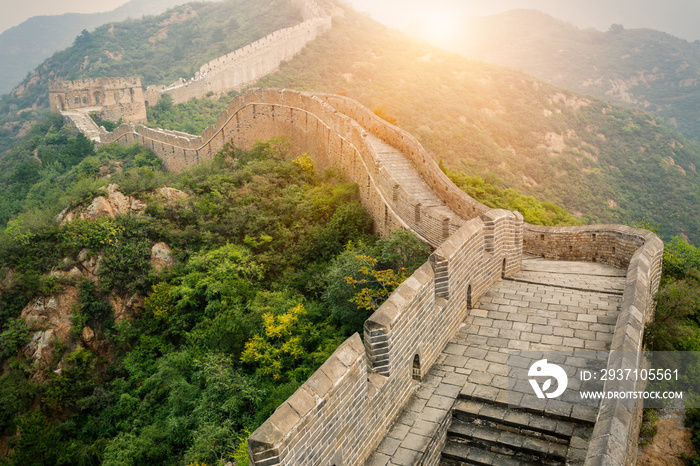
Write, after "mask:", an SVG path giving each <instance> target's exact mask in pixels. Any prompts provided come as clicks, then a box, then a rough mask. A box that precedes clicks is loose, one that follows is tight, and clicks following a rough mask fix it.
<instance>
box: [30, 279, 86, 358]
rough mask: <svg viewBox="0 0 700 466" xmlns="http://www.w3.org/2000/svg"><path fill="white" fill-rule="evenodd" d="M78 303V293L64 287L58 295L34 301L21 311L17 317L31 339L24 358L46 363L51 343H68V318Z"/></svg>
mask: <svg viewBox="0 0 700 466" xmlns="http://www.w3.org/2000/svg"><path fill="white" fill-rule="evenodd" d="M78 302H79V301H78V289H77V288H76V287H74V286H67V287H65V288H64V289H63V290H62V291H61V292H60V293H56V294H54V295H51V296H40V297H38V298H36V299H35V300H33V301H32V302H30V303H29V304H28V305H27V306H26V307H25V308H24V309H22V313H21V314H20V315H21V317H22V318H23V319H24V320H25V321H26V322H27V324H28V325H29V330H30V333H31V338H32V339H31V341H30V342H29V344H28V345H27V346H26V347H25V349H24V354H25V356H27V357H30V358H33V359H35V360H43V361H45V362H49V361H50V360H51V356H52V355H51V350H52V346H53V345H52V341H54V340H56V341H60V342H62V343H66V342H68V341H70V340H71V338H72V330H73V323H72V322H71V317H72V316H73V308H74V307H75V306H77V305H78Z"/></svg>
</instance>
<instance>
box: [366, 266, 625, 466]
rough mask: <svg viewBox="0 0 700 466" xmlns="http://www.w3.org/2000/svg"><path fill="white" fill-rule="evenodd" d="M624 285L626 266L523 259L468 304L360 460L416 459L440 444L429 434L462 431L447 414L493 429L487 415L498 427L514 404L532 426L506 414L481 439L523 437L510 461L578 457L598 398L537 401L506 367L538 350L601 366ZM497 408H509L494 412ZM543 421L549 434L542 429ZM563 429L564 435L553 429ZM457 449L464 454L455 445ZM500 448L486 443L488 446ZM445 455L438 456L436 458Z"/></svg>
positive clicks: (493, 460) (482, 457)
mask: <svg viewBox="0 0 700 466" xmlns="http://www.w3.org/2000/svg"><path fill="white" fill-rule="evenodd" d="M624 281H625V272H624V271H622V270H619V269H615V268H613V267H611V266H608V265H605V264H600V263H582V262H565V261H560V262H557V261H548V260H544V259H542V258H535V257H524V258H523V265H522V271H521V272H519V273H518V274H516V275H515V276H513V277H509V278H506V279H503V280H500V281H499V282H497V283H496V284H494V286H492V287H491V289H489V290H488V291H487V292H486V293H485V294H484V295H483V296H482V297H481V299H480V300H479V302H478V303H476V304H475V305H474V308H473V309H472V310H471V311H470V312H469V315H468V317H467V318H466V319H465V321H464V323H463V324H462V326H461V328H460V330H459V331H458V332H457V334H456V335H454V336H453V338H452V340H451V341H450V343H449V344H448V345H447V346H446V347H445V349H444V350H443V352H442V354H441V356H440V357H439V358H438V360H437V362H436V364H434V365H433V367H432V368H431V370H430V371H429V373H428V374H427V375H426V376H425V377H424V378H423V380H422V381H421V382H420V383H418V382H417V383H416V385H417V386H416V392H415V394H414V395H413V396H412V398H411V400H410V401H409V403H408V404H407V405H406V407H405V408H404V409H403V411H402V412H401V413H400V414H399V416H398V418H397V420H396V421H395V423H394V425H393V426H392V428H391V429H390V431H389V433H388V434H387V436H386V437H385V439H384V440H383V441H382V443H381V444H380V445H379V447H378V448H377V450H376V451H375V453H374V454H373V455H372V457H371V458H370V460H369V461H368V462H367V465H371V466H385V465H414V464H418V463H419V461H420V459H421V458H422V457H423V455H424V454H425V453H426V452H427V451H432V450H435V449H436V448H439V447H440V445H439V443H440V442H438V441H436V437H437V436H438V435H439V433H440V432H441V431H442V432H444V431H445V429H446V426H448V425H449V424H450V423H452V424H453V426H452V427H450V429H453V430H455V429H456V430H459V429H464V428H465V427H464V426H461V424H460V422H461V421H454V422H453V421H452V413H453V412H455V413H458V412H459V413H461V414H463V415H464V416H467V418H469V416H476V415H477V413H478V412H479V411H481V415H484V416H487V418H488V419H489V421H488V422H487V424H489V425H490V424H491V423H492V420H493V419H496V420H497V421H498V422H501V423H503V422H502V420H503V419H504V417H507V416H513V415H514V414H513V413H520V411H519V410H522V413H523V414H527V415H528V416H529V418H527V419H525V418H523V419H524V421H523V422H525V423H526V424H527V423H529V426H530V427H529V428H523V426H521V425H520V424H517V423H515V422H514V421H513V422H510V421H507V419H506V422H505V423H504V424H505V426H506V427H503V426H502V425H500V424H499V427H498V429H500V430H497V431H496V432H497V433H496V434H495V435H493V434H490V433H488V432H486V433H482V434H483V437H484V438H486V437H488V435H492V436H494V439H495V438H496V437H499V436H500V437H502V438H501V440H499V441H500V442H501V443H502V442H505V441H510V442H520V443H518V445H519V446H518V449H523V448H525V450H526V452H525V454H524V455H525V456H523V458H525V459H522V458H521V459H519V460H518V461H514V462H513V464H537V463H539V464H542V461H540V460H533V461H532V462H528V461H527V460H526V459H527V458H528V456H527V455H529V454H530V450H532V451H535V450H537V448H544V449H545V450H547V448H549V450H550V451H549V452H548V454H549V455H550V456H547V458H550V459H552V461H553V462H552V463H551V464H564V462H569V463H576V462H579V461H581V460H582V458H583V457H584V456H585V451H586V448H587V436H588V435H589V434H590V428H589V427H590V426H592V424H593V422H594V421H595V418H596V415H597V409H598V408H597V402H595V403H594V402H592V403H590V404H589V405H588V406H586V405H582V404H581V403H580V402H579V403H574V402H573V400H572V397H568V398H567V395H568V394H574V393H577V392H575V391H571V390H567V392H565V394H564V395H563V396H562V397H560V398H557V399H538V398H537V397H536V396H535V395H534V392H533V390H532V387H531V386H530V385H529V383H528V382H527V381H526V380H525V379H522V378H520V379H518V380H515V379H513V378H511V379H510V380H509V377H508V375H509V371H510V373H511V374H513V373H514V371H526V370H527V368H529V366H530V365H531V363H532V362H534V361H535V360H537V359H539V358H542V357H543V356H547V357H549V358H550V360H551V362H557V363H560V364H562V366H563V367H566V370H567V372H568V373H569V375H570V376H571V375H573V372H574V371H575V370H576V368H577V367H586V366H588V367H601V365H603V366H604V364H605V362H606V359H605V357H606V355H607V353H603V351H605V350H607V349H609V346H610V343H611V341H612V336H613V331H614V327H615V323H616V320H617V316H618V313H619V304H620V301H621V298H622V290H623V286H624ZM543 352H554V353H543ZM509 358H510V361H509ZM578 384H580V381H577V380H575V379H573V380H572V379H570V385H571V387H570V388H577V387H578ZM465 403H466V404H465ZM470 403H471V405H470ZM502 407H505V408H508V409H505V410H502V412H501V413H500V414H498V412H497V411H498V409H501V408H502ZM511 408H515V410H513V409H511ZM472 412H473V413H472ZM534 415H537V416H534ZM455 416H457V414H455ZM514 419H515V418H514ZM497 421H493V423H498V422H497ZM483 423H484V421H483V420H479V421H477V424H483ZM546 425H549V428H551V431H549V430H546V429H545V428H544V427H541V426H546ZM508 426H510V427H508ZM468 428H470V429H471V430H472V431H473V430H474V427H468ZM479 429H481V427H478V426H477V430H479ZM503 429H509V430H513V431H515V430H517V431H519V432H520V431H522V432H523V433H526V432H530V433H532V432H533V431H534V432H535V434H536V437H538V438H535V439H534V440H533V439H526V440H524V441H523V440H517V439H515V440H514V439H511V438H506V437H505V435H506V434H504V433H503ZM482 430H483V429H482ZM562 432H566V435H563V434H562V435H560V434H561V433H562ZM458 434H459V433H457V434H456V435H458ZM545 434H546V435H545ZM448 435H449V434H448ZM470 435H476V434H474V433H473V432H472V434H470ZM480 435H481V434H480ZM511 436H512V435H511ZM557 436H560V437H561V439H565V441H564V440H561V439H557V438H555V437H557ZM552 438H554V440H557V441H559V440H560V441H561V442H563V443H564V445H565V447H561V446H560V445H559V444H557V443H556V442H554V443H552V442H549V443H547V442H546V441H545V443H544V444H543V446H542V445H540V446H538V445H535V443H536V442H538V441H541V439H545V440H552ZM538 439H540V440H538ZM488 441H489V440H484V442H488ZM494 441H495V440H494ZM528 442H531V443H533V445H532V448H531V449H528V448H526V447H528V445H525V446H523V445H522V444H523V443H525V444H527V443H528ZM487 444H488V443H487ZM488 445H490V444H488ZM548 445H549V446H548ZM457 447H459V448H463V449H465V451H466V450H469V448H468V447H466V446H463V445H462V444H457ZM449 448H453V449H454V448H456V447H454V445H452V446H450V447H449ZM499 448H500V447H495V446H494V447H490V449H491V450H493V451H497V450H499ZM562 448H564V450H563V451H564V453H563V454H565V455H567V456H566V459H561V460H560V463H557V462H556V461H555V459H556V458H559V457H557V456H556V455H557V454H560V453H561V452H560V451H559V450H561V449H562ZM557 449H559V450H557ZM493 451H489V448H486V449H485V450H478V451H477V450H475V449H474V448H472V450H471V452H466V453H464V454H465V455H467V454H469V455H472V456H474V455H476V456H474V458H477V457H478V458H477V459H475V460H474V462H473V464H506V463H505V460H503V459H499V457H498V453H493ZM558 451H559V453H557V452H558ZM445 455H446V453H445V452H443V461H445V459H444V458H445ZM489 455H490V456H489ZM494 455H496V456H495V457H494ZM551 455H554V456H551ZM433 456H434V455H433ZM470 458H471V457H470ZM533 458H534V457H533ZM562 458H563V457H562ZM545 463H546V461H545ZM444 464H460V463H459V462H453V463H449V462H447V463H444ZM509 464H510V463H509Z"/></svg>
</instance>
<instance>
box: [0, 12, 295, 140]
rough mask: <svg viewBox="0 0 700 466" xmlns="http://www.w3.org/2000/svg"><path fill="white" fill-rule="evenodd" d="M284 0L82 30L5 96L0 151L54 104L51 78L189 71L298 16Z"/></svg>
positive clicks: (0, 105)
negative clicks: (70, 43)
mask: <svg viewBox="0 0 700 466" xmlns="http://www.w3.org/2000/svg"><path fill="white" fill-rule="evenodd" d="M301 20H302V18H301V14H300V12H299V11H298V8H296V7H295V6H294V5H292V4H291V3H290V2H288V1H286V0H271V1H265V2H257V1H254V0H227V1H225V2H217V3H206V2H196V3H191V4H187V5H182V6H179V7H177V8H174V9H172V10H169V11H168V12H166V13H163V14H161V15H158V16H150V17H144V18H143V19H139V20H126V21H123V22H120V23H111V24H105V25H103V26H100V27H98V28H97V29H95V30H94V31H92V32H88V31H83V33H82V34H80V35H79V36H78V37H77V38H76V39H75V41H74V43H73V45H72V46H71V47H69V48H67V49H65V50H63V51H61V52H58V53H56V54H54V55H52V56H51V57H50V58H48V59H47V60H45V61H44V62H43V63H42V64H41V65H39V66H38V67H37V68H36V70H34V72H32V73H30V74H29V75H28V76H27V77H26V78H25V79H24V80H23V81H22V83H21V84H20V85H19V86H18V87H17V88H15V89H14V90H13V91H12V92H11V93H10V94H6V95H3V96H2V98H1V99H0V153H2V152H4V151H5V150H7V149H8V148H9V147H11V146H12V143H13V140H14V139H15V138H16V136H17V135H22V134H26V131H28V129H29V126H30V125H31V123H32V122H34V121H37V119H38V118H39V116H40V115H41V114H43V113H46V112H47V110H48V107H49V101H48V95H49V94H48V86H49V82H50V81H51V80H53V79H57V78H63V79H69V80H72V79H78V78H92V77H102V76H107V77H109V76H113V77H121V76H140V77H141V82H142V83H143V85H144V86H148V85H151V84H171V83H173V82H175V81H176V80H177V79H178V78H183V77H184V78H190V77H192V76H194V73H195V72H196V71H198V70H199V67H200V66H201V65H203V64H204V63H206V62H207V61H209V60H212V59H213V58H216V57H219V56H221V55H223V54H225V53H228V52H231V51H233V50H235V49H237V48H240V47H243V46H245V45H247V44H249V43H251V42H254V41H256V40H258V39H260V38H262V37H264V36H266V35H267V34H269V33H271V32H273V31H276V30H278V29H280V28H283V27H287V26H292V25H294V24H298V23H299V22H301Z"/></svg>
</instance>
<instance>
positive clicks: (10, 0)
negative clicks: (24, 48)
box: [0, 0, 128, 31]
mask: <svg viewBox="0 0 700 466" xmlns="http://www.w3.org/2000/svg"><path fill="white" fill-rule="evenodd" d="M127 1H128V0H0V31H4V30H5V29H9V28H11V27H12V26H16V25H18V24H20V23H21V22H23V21H24V20H26V19H28V18H31V17H32V16H40V15H60V14H63V13H99V12H102V11H111V10H114V9H115V8H117V7H118V6H120V5H123V4H124V3H126V2H127Z"/></svg>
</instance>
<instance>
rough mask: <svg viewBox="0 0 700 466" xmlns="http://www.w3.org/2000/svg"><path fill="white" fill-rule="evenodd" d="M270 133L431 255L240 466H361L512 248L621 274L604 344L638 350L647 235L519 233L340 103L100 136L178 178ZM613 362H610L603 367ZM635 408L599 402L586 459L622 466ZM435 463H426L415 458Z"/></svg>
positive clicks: (253, 104)
mask: <svg viewBox="0 0 700 466" xmlns="http://www.w3.org/2000/svg"><path fill="white" fill-rule="evenodd" d="M368 133H372V134H373V135H375V136H378V137H380V138H381V139H383V140H384V141H386V142H388V143H389V144H391V145H393V146H395V147H397V148H399V149H400V150H402V151H403V152H404V154H406V155H407V157H409V158H410V159H411V160H412V162H413V163H414V165H415V166H416V168H417V169H418V170H419V172H420V173H421V175H422V176H423V178H424V179H425V180H426V182H428V184H429V185H430V186H431V187H432V189H434V190H435V192H436V193H438V195H439V196H440V197H441V199H443V200H444V202H445V203H446V204H447V205H448V206H449V207H451V208H452V209H453V210H454V211H455V212H457V213H459V214H460V216H461V217H462V218H459V219H451V218H447V219H446V218H444V215H441V214H440V212H436V211H434V209H431V208H430V207H424V206H422V205H421V204H420V203H419V202H418V201H417V200H416V199H415V198H413V196H412V195H411V193H410V191H409V190H406V189H405V188H403V187H402V186H401V184H400V183H399V182H398V181H397V180H395V179H393V178H392V176H391V174H390V173H389V171H388V170H387V168H386V167H383V166H382V164H381V163H380V162H379V159H378V158H377V154H375V153H374V149H373V148H372V145H371V144H369V142H368V139H367V136H368ZM279 135H286V136H288V137H289V140H290V142H291V144H292V146H293V148H294V149H295V151H299V152H304V151H306V152H308V153H309V154H310V155H311V156H312V158H313V159H314V161H315V162H316V165H317V167H318V168H319V169H323V168H325V167H328V166H335V167H337V168H338V169H339V170H340V171H341V172H342V174H343V175H344V176H345V178H346V179H348V180H350V181H354V182H356V183H357V184H358V185H359V187H360V192H361V197H362V202H363V205H365V207H366V208H367V209H368V210H369V212H370V213H371V214H372V216H373V218H374V220H375V229H376V230H377V231H378V232H379V233H381V234H386V233H388V232H389V231H391V230H392V229H394V228H408V229H411V230H413V231H415V232H417V233H418V234H419V235H420V236H422V237H423V238H424V239H425V240H426V241H427V242H428V243H429V244H431V245H433V247H435V248H436V249H435V251H434V253H433V254H432V255H431V257H430V260H429V261H428V262H427V263H426V264H424V265H423V266H422V267H421V268H419V269H418V270H417V271H416V272H415V273H414V274H413V276H411V277H410V278H409V279H408V280H406V281H405V282H404V283H403V284H402V285H401V286H400V287H399V288H398V289H397V290H396V292H394V294H392V295H391V296H390V297H389V299H388V300H387V301H386V302H385V303H384V305H383V306H382V307H381V308H380V309H379V310H377V312H375V313H374V314H373V315H372V316H371V317H370V318H369V319H368V320H367V321H366V322H365V326H364V343H363V342H362V341H361V339H360V338H359V335H354V336H353V337H351V338H350V339H348V340H347V341H346V342H345V343H343V344H342V345H341V346H340V347H339V348H338V350H336V352H335V353H334V355H333V356H332V357H331V358H330V359H329V360H328V361H326V363H324V364H323V366H322V367H321V368H320V369H319V370H318V371H317V372H316V373H315V374H314V375H313V376H312V377H311V378H310V379H309V380H308V381H307V382H306V383H305V384H304V385H303V386H302V387H301V388H300V389H299V390H298V391H297V392H296V393H295V394H294V395H293V396H292V397H291V398H290V399H289V400H287V401H286V402H285V403H284V404H283V405H282V406H280V408H279V409H278V410H277V411H276V412H275V414H273V416H271V417H270V419H268V420H267V421H266V422H265V423H264V424H263V425H262V426H261V427H260V428H259V429H258V430H256V432H255V433H254V434H253V435H252V436H251V439H250V443H249V446H250V450H249V454H250V456H251V461H252V464H256V465H277V464H289V465H292V464H328V465H341V464H342V465H359V464H363V462H364V460H365V459H366V458H367V456H368V455H369V454H370V453H371V452H372V451H373V449H374V448H375V447H376V446H377V444H378V443H379V441H380V440H381V439H382V438H383V436H384V434H385V433H386V431H387V429H388V428H389V426H390V425H391V422H392V421H393V420H394V419H395V417H396V416H397V414H398V413H399V411H400V410H401V408H402V407H403V405H404V404H405V402H406V401H407V400H408V398H409V396H410V395H411V393H412V391H413V389H414V387H415V381H414V377H415V375H414V374H415V373H416V372H417V374H418V377H420V376H421V375H422V374H425V373H426V372H427V370H428V369H429V368H430V366H431V365H432V364H433V363H434V362H435V359H436V358H437V356H438V355H439V354H440V352H441V351H442V349H443V347H444V346H445V344H446V343H447V341H448V339H449V338H450V337H451V336H452V334H453V333H454V332H455V331H456V329H457V328H458V326H459V325H460V323H461V322H462V321H463V319H464V317H465V316H466V315H467V312H468V309H467V302H476V301H477V300H478V299H479V297H480V296H481V295H482V294H483V293H484V292H485V291H486V290H487V289H488V288H489V287H490V286H491V285H492V284H493V283H494V282H495V281H496V280H498V279H499V278H501V277H502V276H508V275H512V274H514V273H516V272H517V271H518V270H519V269H520V259H521V255H522V252H523V251H525V252H528V253H532V254H537V255H540V256H544V257H547V258H551V259H563V260H586V261H601V262H606V263H610V264H612V265H616V266H618V267H623V268H625V267H627V269H628V272H627V285H626V288H625V292H624V296H623V301H622V309H621V314H620V318H619V319H618V323H617V326H616V330H615V339H614V340H613V349H617V348H641V336H642V331H643V323H644V321H645V319H647V318H649V316H650V315H651V313H652V312H653V301H652V297H653V294H654V292H655V291H656V289H657V287H658V283H659V279H660V273H661V255H662V251H663V244H662V243H661V241H660V240H659V239H658V238H657V237H656V236H655V235H654V234H652V233H650V232H648V231H645V230H639V229H633V228H628V227H623V226H618V225H613V226H610V225H593V226H583V227H569V228H553V227H540V226H535V225H524V224H523V220H522V216H521V215H520V214H518V213H514V212H507V211H503V210H489V209H488V208H486V207H485V206H483V205H482V204H480V203H478V202H477V201H475V200H473V199H471V198H469V197H468V196H467V195H466V194H464V193H462V192H461V191H459V190H458V189H457V188H456V187H454V186H453V185H452V184H451V183H450V182H449V180H448V179H447V178H446V177H445V176H444V174H442V172H441V171H440V170H439V169H438V167H437V166H436V165H435V163H434V162H433V161H432V160H431V159H430V157H429V155H428V154H427V153H426V152H425V151H424V150H423V148H422V147H421V146H420V144H419V143H418V142H417V141H416V140H415V139H414V138H412V137H411V136H410V135H408V134H407V133H405V132H404V131H402V130H400V129H399V128H396V127H394V126H392V125H390V124H388V123H386V122H384V121H383V120H381V119H379V118H378V117H376V116H375V115H374V114H372V113H371V112H370V111H369V110H367V109H366V108H364V107H362V106H361V105H360V104H358V103H356V102H353V101H350V100H349V99H346V98H343V97H340V96H330V95H315V94H309V93H302V92H296V91H288V90H267V89H266V90H262V89H255V90H251V91H249V92H247V93H246V94H245V95H242V96H239V97H237V98H236V99H234V100H233V101H232V102H231V104H230V106H229V109H228V110H227V111H226V112H224V113H223V114H222V115H221V116H220V117H219V119H218V121H217V123H216V124H215V125H213V126H211V127H209V128H207V129H206V130H205V131H204V133H203V134H202V136H199V137H195V136H191V135H186V134H183V133H178V132H174V131H164V130H155V129H149V128H145V127H143V126H134V125H131V124H129V125H122V126H121V127H119V128H118V129H117V130H115V131H114V132H113V133H111V134H108V135H105V136H103V137H102V143H107V142H112V141H119V142H120V143H124V144H131V143H133V142H140V143H141V144H143V145H145V146H146V147H150V148H151V149H152V150H153V151H154V152H155V153H156V154H157V155H158V156H159V157H160V158H161V159H162V160H163V161H164V163H165V166H166V167H167V168H168V169H170V170H175V171H177V170H181V169H183V168H185V167H187V166H191V165H193V164H197V163H200V162H201V161H206V160H211V158H212V157H213V154H215V153H216V152H217V151H218V150H219V149H221V148H222V147H223V145H224V144H225V143H226V142H232V143H233V144H234V145H235V146H237V147H240V148H244V149H248V148H250V147H252V145H253V144H254V143H255V142H256V141H259V140H267V139H269V138H271V137H274V136H279ZM446 225H447V227H445V226H446ZM416 357H417V360H418V361H419V368H418V370H417V371H416V372H414V370H413V361H414V359H416ZM619 363H620V362H619V361H617V360H615V359H614V358H613V359H611V360H610V361H609V364H610V366H611V367H614V366H615V364H619ZM639 409H640V406H637V405H635V406H631V407H630V406H620V405H618V404H607V405H604V406H603V408H602V409H601V412H600V417H599V422H598V423H597V424H596V428H595V430H594V437H593V439H592V440H591V443H590V445H591V447H590V448H589V452H588V455H589V458H588V461H589V463H587V464H619V465H622V464H632V462H633V459H634V457H635V455H636V438H637V431H638V422H637V421H636V419H637V418H636V417H635V415H636V413H637V412H638V410H639ZM438 440H439V439H438ZM438 443H439V441H438ZM438 443H436V444H435V448H434V449H433V450H431V451H433V453H435V452H439V448H438V447H439V445H438ZM436 455H437V453H435V455H433V456H430V458H424V459H425V461H427V462H426V463H425V464H433V463H434V462H435V458H437V456H436ZM608 460H610V461H611V462H610V463H605V461H608Z"/></svg>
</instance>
